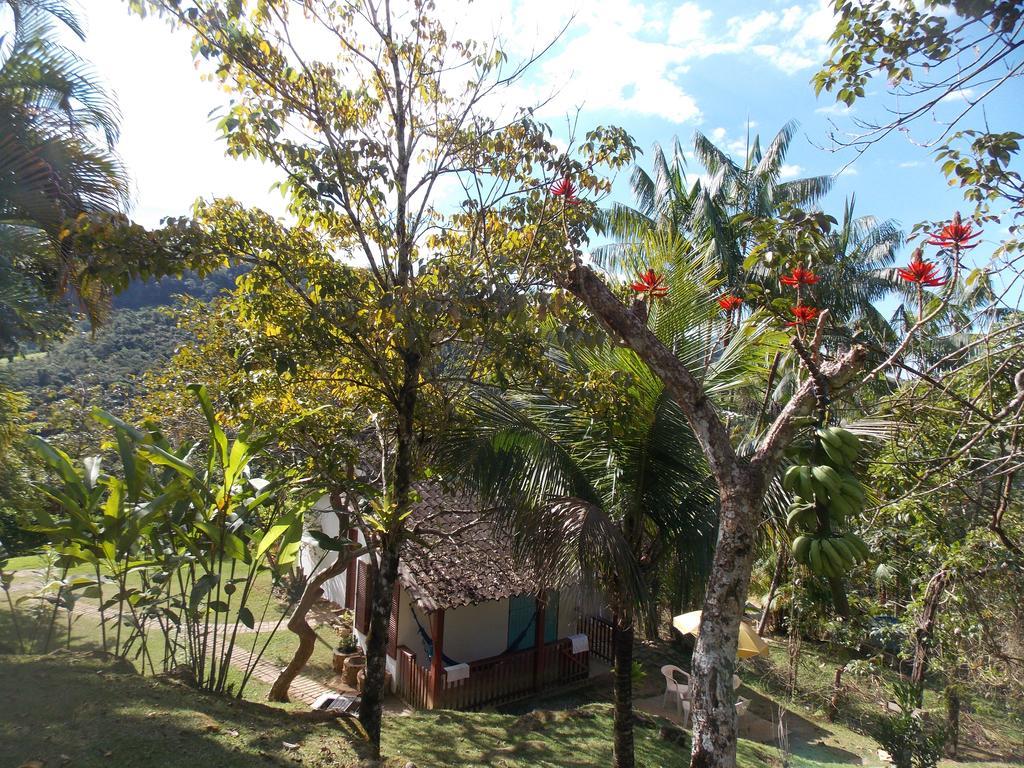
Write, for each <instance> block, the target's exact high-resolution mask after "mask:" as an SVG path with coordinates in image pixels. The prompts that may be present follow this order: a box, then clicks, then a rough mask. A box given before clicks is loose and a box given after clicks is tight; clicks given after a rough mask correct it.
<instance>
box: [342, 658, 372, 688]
mask: <svg viewBox="0 0 1024 768" xmlns="http://www.w3.org/2000/svg"><path fill="white" fill-rule="evenodd" d="M364 669H366V657H365V656H363V654H361V653H353V654H352V655H351V656H348V657H347V658H346V659H345V671H344V672H343V673H342V675H341V682H343V683H344V684H345V685H347V686H348V687H349V688H356V687H357V686H358V684H359V674H360V673H361V672H362V671H363V670H364Z"/></svg>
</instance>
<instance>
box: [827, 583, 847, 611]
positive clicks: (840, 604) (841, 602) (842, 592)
mask: <svg viewBox="0 0 1024 768" xmlns="http://www.w3.org/2000/svg"><path fill="white" fill-rule="evenodd" d="M828 588H829V590H830V591H831V592H832V605H833V606H835V609H836V613H837V614H839V615H840V616H842V617H843V618H844V619H848V618H850V600H849V598H848V597H847V596H846V584H844V583H843V577H842V576H836V577H834V578H833V577H829V580H828Z"/></svg>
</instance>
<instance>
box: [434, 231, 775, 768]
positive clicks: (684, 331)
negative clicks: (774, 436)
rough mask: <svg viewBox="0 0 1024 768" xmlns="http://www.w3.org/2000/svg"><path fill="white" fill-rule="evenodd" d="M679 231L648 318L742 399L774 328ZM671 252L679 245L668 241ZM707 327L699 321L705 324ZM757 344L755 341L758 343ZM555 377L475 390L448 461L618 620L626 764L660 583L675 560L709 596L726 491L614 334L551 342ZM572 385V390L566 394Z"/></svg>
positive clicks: (559, 575) (527, 547)
mask: <svg viewBox="0 0 1024 768" xmlns="http://www.w3.org/2000/svg"><path fill="white" fill-rule="evenodd" d="M673 244H674V245H675V247H681V242H680V241H679V240H678V239H674V238H671V237H669V238H668V239H662V238H659V236H658V235H657V234H654V235H650V236H648V237H647V242H646V246H647V247H648V252H651V253H655V252H656V253H657V254H659V260H662V261H664V262H666V263H669V262H670V263H673V264H675V265H676V266H675V267H674V268H673V269H672V271H671V273H670V274H669V275H668V276H667V279H668V280H669V282H670V283H671V285H672V296H673V300H672V303H671V304H666V305H663V306H655V307H653V308H652V310H651V312H650V316H649V318H648V321H649V322H650V324H651V326H652V328H654V329H655V331H656V332H657V333H658V334H659V335H660V336H661V337H662V338H663V339H666V340H669V341H670V343H671V345H672V346H673V347H674V348H675V349H676V350H677V353H678V354H679V355H680V357H681V359H683V360H684V361H686V363H687V364H688V365H689V366H690V367H691V370H694V371H695V372H698V373H699V375H700V377H701V379H702V380H703V381H704V382H705V384H706V386H707V388H708V391H709V392H710V393H711V394H712V396H714V397H716V398H720V399H721V400H723V401H725V400H727V399H730V398H732V399H734V402H735V403H736V404H737V406H740V405H741V400H742V398H741V396H742V394H743V392H744V391H745V387H746V386H747V385H749V384H750V383H751V380H752V379H755V380H756V379H763V377H764V375H765V373H764V371H762V370H761V367H762V366H763V362H764V355H763V349H764V347H763V346H760V350H761V352H760V354H758V352H757V349H755V348H756V347H757V346H758V344H760V345H763V344H765V343H767V344H769V345H770V344H771V338H772V336H771V333H770V332H768V331H767V330H766V329H765V327H764V326H763V325H760V324H759V323H757V322H748V323H747V324H745V325H743V326H742V327H741V328H739V329H736V328H733V327H732V326H731V324H730V323H728V322H727V321H725V320H724V319H723V317H722V315H721V313H720V311H719V308H718V306H717V303H716V301H715V294H716V293H717V290H718V288H717V285H718V282H719V281H718V280H717V279H716V277H715V271H716V267H715V265H713V264H709V263H707V262H703V263H702V262H699V261H689V262H688V261H683V260H680V259H679V258H678V256H679V254H678V253H675V254H672V253H671V251H670V249H671V248H672V247H673ZM666 249H669V250H666ZM695 329H699V330H695ZM751 342H758V344H754V343H751ZM550 354H551V362H552V366H553V369H554V373H553V375H552V377H551V380H550V381H549V382H548V384H547V385H545V386H542V387H539V388H535V389H533V390H531V391H506V392H499V391H484V392H478V393H477V394H476V396H475V397H474V398H473V399H472V400H471V402H470V403H469V405H468V416H469V417H470V418H469V420H468V422H467V424H466V426H465V427H464V428H462V429H459V430H455V431H453V432H452V433H451V434H449V435H448V436H447V439H446V440H445V442H444V444H443V446H442V447H441V449H440V457H441V461H442V464H443V465H445V466H446V467H448V468H449V469H450V470H451V471H452V472H453V473H454V474H456V475H458V476H459V477H460V478H461V480H462V481H463V482H464V483H466V484H468V485H469V486H470V487H471V488H473V489H474V490H475V491H476V493H478V494H479V495H480V496H481V497H482V498H484V499H485V500H487V501H488V502H489V503H491V504H493V505H494V506H495V508H497V509H498V510H500V512H499V517H500V518H501V521H502V523H503V526H504V528H505V529H507V531H508V532H509V534H510V537H511V539H512V541H513V543H514V548H515V550H516V552H517V554H518V555H519V556H520V557H521V558H522V559H524V560H526V561H528V562H531V563H532V564H533V565H535V566H536V567H538V568H539V569H540V571H541V572H542V573H547V574H551V579H552V580H553V581H554V584H552V586H555V585H557V584H565V583H569V584H574V583H579V584H582V585H584V588H588V587H595V588H597V589H598V590H599V591H600V593H601V594H602V595H603V596H604V598H605V599H606V600H607V601H608V603H609V608H610V609H611V612H612V614H613V623H614V627H615V635H616V642H615V660H614V667H615V669H614V699H615V706H614V720H615V738H614V751H615V765H616V766H617V768H627V767H628V766H632V765H633V731H632V720H633V716H632V667H633V657H632V647H633V636H634V628H635V627H636V625H637V624H638V623H640V622H642V621H644V620H646V619H647V616H648V613H647V609H648V608H649V606H650V605H651V602H652V600H653V599H654V598H655V595H653V594H652V589H651V587H652V580H653V579H654V578H655V577H657V576H658V575H659V574H661V573H663V572H664V570H665V569H666V567H667V562H668V561H669V560H670V559H671V560H674V562H675V564H676V567H677V568H680V569H682V570H683V580H684V581H688V582H690V584H691V585H692V587H693V588H692V589H691V593H692V594H694V595H699V594H700V591H701V589H702V585H703V581H704V578H705V576H706V567H707V565H708V564H709V562H710V558H709V557H708V553H709V552H710V551H711V549H712V548H713V547H714V539H715V532H716V530H717V495H716V493H715V491H714V486H713V483H712V482H711V481H710V477H709V472H708V469H707V467H706V464H705V462H704V460H703V457H702V454H701V451H700V448H699V446H698V444H697V441H696V439H695V437H694V435H693V433H692V431H691V430H690V427H689V425H688V423H687V421H686V419H685V418H684V416H683V414H682V412H681V411H680V410H679V407H678V406H677V405H676V403H675V401H674V399H673V398H672V397H671V396H670V395H669V394H668V393H667V392H666V390H665V388H664V385H663V384H662V383H661V381H660V380H659V379H658V378H657V377H656V376H654V375H653V374H652V373H651V371H650V370H649V369H648V368H647V367H646V365H644V364H643V363H642V362H641V361H640V360H639V359H638V358H637V357H636V355H635V354H634V353H633V352H632V351H630V350H627V349H624V348H622V347H618V346H616V345H613V344H612V343H610V342H605V343H603V344H601V345H599V346H597V347H582V346H570V347H565V346H557V345H556V346H554V347H553V348H552V351H551V353H550ZM566 391H571V392H573V393H574V396H572V397H566V396H565V394H564V393H565V392H566Z"/></svg>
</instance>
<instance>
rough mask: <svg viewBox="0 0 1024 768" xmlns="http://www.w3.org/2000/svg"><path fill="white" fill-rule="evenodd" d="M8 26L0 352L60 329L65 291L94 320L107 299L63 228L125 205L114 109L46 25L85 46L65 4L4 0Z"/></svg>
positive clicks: (3, 69) (1, 116)
mask: <svg viewBox="0 0 1024 768" xmlns="http://www.w3.org/2000/svg"><path fill="white" fill-rule="evenodd" d="M2 5H6V6H8V8H9V9H10V11H11V12H12V18H13V20H14V29H13V33H12V34H11V35H10V43H9V44H8V45H5V46H4V51H3V53H2V54H0V136H3V139H2V140H0V170H2V173H0V276H2V277H3V279H2V280H0V353H2V354H4V355H7V356H10V355H12V354H14V353H15V352H17V350H18V349H19V347H20V345H21V344H22V343H23V342H25V341H35V342H43V341H45V340H46V339H48V338H51V337H52V336H54V335H55V334H57V333H59V332H60V331H62V330H64V329H65V328H66V327H67V324H68V322H69V320H70V317H71V313H70V312H69V309H70V307H55V306H54V305H53V304H51V302H53V301H54V300H57V299H60V298H62V297H63V296H64V295H65V294H67V293H68V292H72V293H73V294H74V297H75V300H76V301H77V302H78V303H79V305H80V306H81V307H82V308H83V309H85V310H86V312H87V313H88V314H89V315H90V317H92V318H94V319H95V318H99V317H101V316H102V314H103V312H104V311H105V309H106V306H107V302H108V299H109V291H108V289H107V288H106V286H104V285H103V283H102V282H99V281H97V280H95V279H93V276H92V275H91V274H90V264H89V259H88V254H85V253H82V252H80V251H77V250H76V249H74V248H72V247H70V246H69V245H68V244H67V243H66V242H65V232H64V230H65V227H66V226H67V222H68V221H69V220H72V219H74V218H76V217H77V216H79V215H82V214H99V213H113V212H117V211H121V210H123V209H124V207H125V206H127V204H128V196H129V189H128V177H127V173H126V171H125V169H124V168H123V166H122V165H121V163H120V161H119V160H118V158H117V156H116V155H115V154H114V152H113V145H114V143H115V142H116V140H117V136H118V121H119V118H120V115H119V113H118V110H117V106H116V105H115V103H114V102H113V100H112V99H111V98H110V97H109V95H108V94H107V93H106V92H105V91H104V90H103V88H102V87H101V86H100V85H99V83H98V82H97V81H96V79H95V76H94V75H93V73H92V72H91V70H90V69H89V67H88V65H87V64H86V63H85V62H84V61H82V60H81V59H80V58H79V57H77V56H76V55H75V54H74V53H73V52H71V51H70V50H69V49H67V48H65V47H64V46H62V45H61V44H59V43H58V42H57V41H56V38H55V34H56V32H55V29H54V27H53V24H52V22H53V21H55V20H56V21H59V22H60V23H61V24H62V25H63V26H65V27H67V28H68V29H70V31H71V32H73V33H74V34H76V35H78V36H79V37H84V33H83V31H82V27H81V25H80V24H79V22H78V19H77V17H76V16H75V15H74V14H73V13H72V12H71V10H70V7H69V6H68V5H67V4H66V3H63V2H38V1H37V2H23V1H22V0H17V1H15V0H6V1H5V2H4V3H3V4H2Z"/></svg>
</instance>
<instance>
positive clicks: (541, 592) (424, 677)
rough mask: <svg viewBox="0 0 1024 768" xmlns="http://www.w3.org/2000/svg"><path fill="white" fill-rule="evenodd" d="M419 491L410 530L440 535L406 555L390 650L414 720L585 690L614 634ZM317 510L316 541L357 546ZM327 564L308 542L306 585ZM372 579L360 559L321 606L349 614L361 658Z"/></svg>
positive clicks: (567, 594) (447, 506)
mask: <svg viewBox="0 0 1024 768" xmlns="http://www.w3.org/2000/svg"><path fill="white" fill-rule="evenodd" d="M418 491H419V495H420V500H419V501H418V502H417V504H416V505H415V507H414V509H413V511H412V513H411V516H410V518H411V520H410V521H411V524H415V523H416V522H421V523H423V524H424V526H428V527H429V528H430V529H431V530H434V531H438V532H442V533H441V535H432V536H430V537H428V538H427V539H426V540H428V541H429V542H430V543H429V545H427V544H423V543H416V542H412V541H410V542H407V543H406V544H405V545H404V546H403V550H402V553H401V562H400V565H399V571H398V582H397V584H396V587H395V592H394V597H393V602H392V610H391V624H390V626H389V629H388V642H387V668H388V671H389V672H390V674H391V681H392V687H393V690H394V691H395V692H396V693H398V694H399V695H401V696H402V697H403V698H404V699H405V700H406V701H407V702H409V703H410V704H412V705H413V706H417V707H421V708H427V709H434V708H440V707H444V708H450V709H472V708H477V707H483V706H489V705H494V704H500V703H502V702H506V701H511V700H514V699H516V698H520V697H523V696H527V695H530V694H532V693H535V692H537V691H539V690H542V689H545V688H551V687H555V686H559V685H565V684H568V683H572V682H576V681H580V680H585V679H587V678H588V677H589V676H590V674H591V671H592V670H591V667H592V665H591V654H592V653H596V655H598V657H599V658H601V657H603V658H606V659H607V660H610V658H611V643H610V641H611V634H610V631H609V630H610V628H609V626H608V625H607V623H606V622H604V621H602V620H601V619H597V618H592V617H591V616H590V614H589V612H588V611H587V610H585V606H584V605H583V604H582V601H581V597H580V590H579V589H562V590H555V589H546V588H545V585H544V584H543V583H542V581H541V580H540V579H539V578H538V577H537V576H536V575H535V574H533V573H530V572H529V569H526V568H524V567H522V566H521V565H517V563H516V562H515V561H514V558H513V556H512V553H511V551H510V547H509V545H508V542H503V541H502V537H501V536H500V535H498V532H497V531H496V530H495V528H494V527H493V526H492V525H490V524H489V523H488V522H486V521H485V520H481V519H480V517H481V516H480V515H479V514H478V513H477V512H475V511H474V509H473V507H472V504H469V503H466V501H465V499H459V497H457V496H453V495H451V494H446V493H444V492H443V491H441V489H440V488H439V487H437V486H434V485H428V486H424V487H420V488H418ZM460 502H461V507H462V508H461V509H457V507H459V506H460ZM316 509H317V510H318V511H319V513H320V526H321V530H322V531H323V532H324V533H326V534H328V535H331V536H338V535H348V536H349V538H351V539H352V540H353V541H360V540H361V539H360V534H359V533H358V531H356V530H355V529H351V530H348V531H345V532H343V531H341V530H340V525H341V524H342V523H341V522H340V520H341V519H342V518H340V517H339V515H337V514H336V513H335V512H334V511H332V509H331V502H330V500H329V498H327V497H325V498H324V499H322V500H321V501H320V502H319V503H318V504H317V507H316ZM334 557H336V555H335V554H334V553H331V552H327V553H325V552H323V551H322V550H320V549H319V548H318V547H317V546H316V544H315V542H314V541H313V540H312V539H311V538H309V539H307V540H306V541H305V542H304V545H303V550H302V554H301V558H300V562H301V563H302V567H303V570H304V571H305V572H306V573H307V575H308V574H310V573H313V572H314V571H315V570H316V569H317V564H318V563H320V566H319V567H327V565H329V564H330V563H331V562H333V558H334ZM371 567H372V566H371V562H370V558H369V556H368V555H364V556H362V557H361V558H359V559H358V560H357V561H354V562H353V563H352V564H350V566H349V567H348V569H347V572H346V573H344V574H343V575H340V576H337V577H335V578H334V579H331V580H330V581H328V582H327V583H326V584H325V585H324V596H325V597H326V599H328V600H330V601H331V602H334V603H336V604H337V605H339V606H344V607H346V608H350V609H352V611H353V613H354V617H355V618H354V629H355V634H356V637H357V639H358V640H359V642H360V644H361V645H362V646H363V648H365V647H366V632H367V630H368V628H369V615H370V612H369V601H368V599H367V597H368V589H367V585H368V583H369V580H370V575H371V573H370V569H371ZM581 630H589V632H588V633H587V634H589V635H591V637H588V636H587V634H584V633H583V632H582V631H581ZM595 635H596V636H595ZM598 666H600V663H598Z"/></svg>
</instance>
